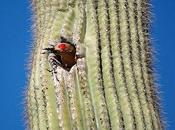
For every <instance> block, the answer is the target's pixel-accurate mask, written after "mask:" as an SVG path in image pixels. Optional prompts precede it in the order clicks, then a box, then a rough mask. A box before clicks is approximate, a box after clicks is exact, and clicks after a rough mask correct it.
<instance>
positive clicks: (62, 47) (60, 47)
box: [57, 44, 66, 50]
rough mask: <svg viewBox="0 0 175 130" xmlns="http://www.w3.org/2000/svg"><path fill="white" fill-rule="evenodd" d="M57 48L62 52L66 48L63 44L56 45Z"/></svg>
mask: <svg viewBox="0 0 175 130" xmlns="http://www.w3.org/2000/svg"><path fill="white" fill-rule="evenodd" d="M57 48H59V49H62V50H64V49H65V48H66V45H65V44H58V45H57Z"/></svg>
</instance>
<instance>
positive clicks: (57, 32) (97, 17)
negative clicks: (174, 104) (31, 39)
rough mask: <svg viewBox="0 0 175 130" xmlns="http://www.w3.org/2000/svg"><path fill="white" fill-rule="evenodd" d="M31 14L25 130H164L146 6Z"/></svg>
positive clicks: (102, 2) (99, 5)
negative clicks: (31, 36) (31, 41)
mask: <svg viewBox="0 0 175 130" xmlns="http://www.w3.org/2000/svg"><path fill="white" fill-rule="evenodd" d="M32 7H33V13H34V15H33V19H34V36H35V45H34V48H33V52H32V65H31V73H30V78H29V85H28V89H27V95H26V96H27V114H28V124H29V129H30V130H63V129H64V130H163V123H162V120H161V118H160V114H161V113H160V108H159V102H158V98H157V90H156V88H155V83H154V73H153V71H152V69H153V67H152V64H153V63H152V53H151V44H150V36H149V26H150V12H149V10H150V3H149V1H148V0H33V1H32ZM60 43H61V44H60ZM63 44H64V45H63ZM43 50H44V51H45V52H44V53H43Z"/></svg>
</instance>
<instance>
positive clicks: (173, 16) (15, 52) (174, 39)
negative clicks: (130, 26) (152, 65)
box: [0, 0, 175, 130]
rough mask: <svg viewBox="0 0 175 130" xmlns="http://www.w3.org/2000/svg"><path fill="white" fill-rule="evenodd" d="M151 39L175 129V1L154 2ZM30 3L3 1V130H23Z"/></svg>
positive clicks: (0, 33)
mask: <svg viewBox="0 0 175 130" xmlns="http://www.w3.org/2000/svg"><path fill="white" fill-rule="evenodd" d="M152 3H153V12H154V19H153V26H152V37H153V39H154V40H153V44H154V46H155V49H156V52H157V54H156V70H157V73H158V84H159V90H160V92H161V98H162V107H163V111H164V118H165V120H166V121H167V130H175V78H174V77H175V69H174V67H175V60H174V59H175V58H174V56H175V13H174V9H175V0H166V1H164V0H152ZM30 16H31V13H30V8H29V2H28V1H27V0H16V1H15V0H0V46H1V47H0V49H1V50H0V73H1V75H0V83H1V85H0V88H1V94H0V99H1V101H0V122H1V123H0V124H1V130H24V129H25V125H24V119H23V111H24V109H23V106H24V104H23V99H24V94H23V93H24V90H25V87H26V86H25V85H26V79H27V67H26V65H27V59H28V55H29V49H30V46H31V43H32V37H31V36H32V34H31V30H30V26H31V21H30Z"/></svg>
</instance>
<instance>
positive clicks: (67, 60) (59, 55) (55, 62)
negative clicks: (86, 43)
mask: <svg viewBox="0 0 175 130" xmlns="http://www.w3.org/2000/svg"><path fill="white" fill-rule="evenodd" d="M50 46H51V47H48V48H44V49H43V50H44V52H43V54H45V53H46V52H47V54H48V59H49V62H50V64H51V65H52V68H55V67H57V66H60V67H62V68H63V69H65V70H67V71H70V69H71V68H72V67H73V66H74V65H75V64H76V62H77V59H78V58H82V57H84V56H83V54H81V53H79V52H78V51H77V48H76V45H74V44H73V43H72V42H70V41H68V40H67V39H66V38H64V37H61V41H60V42H55V43H54V45H53V44H50Z"/></svg>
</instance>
